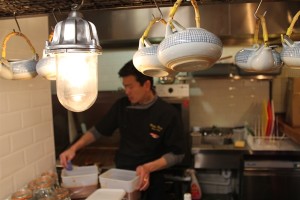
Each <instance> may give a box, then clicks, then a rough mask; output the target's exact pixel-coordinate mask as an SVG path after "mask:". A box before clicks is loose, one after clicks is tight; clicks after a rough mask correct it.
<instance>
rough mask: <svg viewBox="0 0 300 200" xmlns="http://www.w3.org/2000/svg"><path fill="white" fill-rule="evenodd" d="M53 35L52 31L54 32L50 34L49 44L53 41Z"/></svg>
mask: <svg viewBox="0 0 300 200" xmlns="http://www.w3.org/2000/svg"><path fill="white" fill-rule="evenodd" d="M53 35H54V32H53V31H52V32H51V33H50V34H49V37H48V41H49V42H51V41H52V39H53Z"/></svg>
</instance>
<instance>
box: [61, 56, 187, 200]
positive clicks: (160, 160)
mask: <svg viewBox="0 0 300 200" xmlns="http://www.w3.org/2000/svg"><path fill="white" fill-rule="evenodd" d="M119 76H120V77H121V79H122V83H123V86H124V89H125V93H126V97H122V98H120V99H119V100H117V101H116V102H115V103H114V105H113V106H112V108H111V109H110V110H109V112H108V113H107V114H106V115H105V116H104V118H103V119H102V120H101V121H99V122H98V123H97V124H95V126H93V127H92V128H91V129H90V130H88V131H87V132H86V133H85V134H84V135H83V136H82V137H81V138H80V139H79V140H78V141H77V142H75V143H74V144H73V145H72V146H71V147H70V148H69V149H67V150H66V151H64V152H63V153H62V154H61V155H60V162H61V164H62V165H63V166H64V167H67V163H68V162H69V161H71V160H72V159H73V158H74V157H75V154H76V151H78V150H79V149H81V148H83V147H84V146H86V145H88V144H90V143H92V142H94V141H95V140H98V139H102V137H103V136H111V135H112V134H113V132H114V131H115V130H116V129H117V128H118V129H119V131H120V136H121V137H120V145H119V149H118V151H117V153H116V157H115V164H116V167H117V168H120V169H128V170H135V171H136V173H137V175H138V176H139V177H140V182H139V185H138V190H140V191H142V199H143V200H158V199H166V197H165V195H166V194H165V192H164V179H163V173H162V170H163V169H165V168H169V167H171V166H174V165H176V164H178V163H180V162H181V161H182V159H183V158H184V144H185V143H184V135H183V134H184V133H183V125H182V121H181V118H180V115H179V113H178V111H177V110H176V108H175V107H173V106H172V105H170V104H168V103H166V102H165V101H163V100H162V99H161V98H160V97H158V96H157V95H156V92H155V89H154V86H153V78H152V77H148V76H145V75H144V74H142V73H140V72H139V71H138V70H137V69H136V68H135V67H134V65H133V63H132V60H131V61H129V62H128V63H126V64H125V65H124V66H123V67H122V68H121V69H120V71H119Z"/></svg>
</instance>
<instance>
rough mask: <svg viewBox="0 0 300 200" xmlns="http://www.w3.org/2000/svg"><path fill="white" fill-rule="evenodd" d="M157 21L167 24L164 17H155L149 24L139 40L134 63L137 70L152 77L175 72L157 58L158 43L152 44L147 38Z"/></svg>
mask: <svg viewBox="0 0 300 200" xmlns="http://www.w3.org/2000/svg"><path fill="white" fill-rule="evenodd" d="M156 22H161V23H162V24H166V21H165V20H164V19H160V18H153V19H152V20H151V21H150V22H149V25H148V26H147V28H146V30H145V32H144V34H143V36H142V37H141V38H140V40H139V48H138V51H136V52H135V54H134V55H133V64H134V66H135V68H136V69H137V70H139V71H140V72H141V73H143V74H145V75H147V76H151V77H165V76H169V75H171V74H175V72H174V71H173V70H171V69H169V68H166V67H165V66H164V65H162V64H161V63H160V61H159V60H158V58H157V47H158V45H157V44H151V42H150V41H149V40H148V39H147V37H148V34H149V31H150V30H151V28H152V27H153V25H154V24H155V23H156Z"/></svg>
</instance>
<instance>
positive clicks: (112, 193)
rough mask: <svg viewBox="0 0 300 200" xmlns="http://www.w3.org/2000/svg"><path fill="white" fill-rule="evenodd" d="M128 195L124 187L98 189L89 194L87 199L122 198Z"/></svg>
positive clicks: (116, 199) (110, 199)
mask: <svg viewBox="0 0 300 200" xmlns="http://www.w3.org/2000/svg"><path fill="white" fill-rule="evenodd" d="M125 195H126V192H125V190H122V189H102V188H101V189H98V190H96V191H95V192H93V194H91V195H90V196H88V198H87V199H86V200H99V199H105V200H122V199H123V198H124V196H125Z"/></svg>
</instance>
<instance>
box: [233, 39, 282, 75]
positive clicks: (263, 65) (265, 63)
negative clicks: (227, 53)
mask: <svg viewBox="0 0 300 200" xmlns="http://www.w3.org/2000/svg"><path fill="white" fill-rule="evenodd" d="M235 63H236V65H237V66H238V67H240V68H241V69H243V70H244V71H249V72H259V71H273V70H276V69H278V68H279V67H281V66H282V61H281V59H280V56H279V53H278V52H277V51H275V50H274V49H272V48H271V47H265V46H264V45H261V46H254V47H252V48H245V49H242V50H240V51H239V52H237V53H236V55H235Z"/></svg>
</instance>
